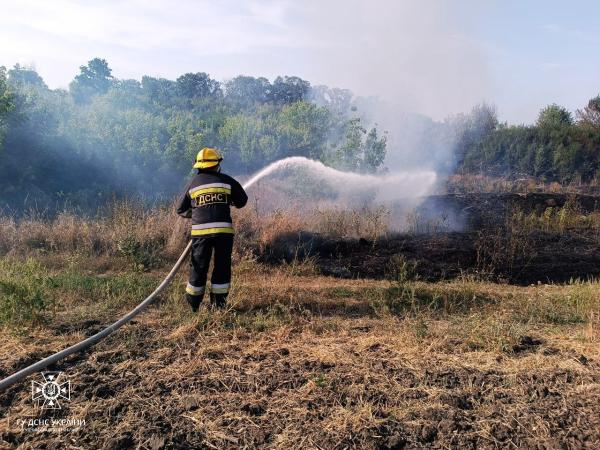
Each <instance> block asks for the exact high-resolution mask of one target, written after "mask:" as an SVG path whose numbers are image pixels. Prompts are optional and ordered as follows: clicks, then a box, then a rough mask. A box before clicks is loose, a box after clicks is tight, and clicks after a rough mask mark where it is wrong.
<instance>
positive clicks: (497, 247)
mask: <svg viewBox="0 0 600 450" xmlns="http://www.w3.org/2000/svg"><path fill="white" fill-rule="evenodd" d="M567 202H571V203H572V204H576V205H577V208H578V209H577V212H576V213H578V214H589V213H593V212H597V211H599V210H600V199H599V197H595V196H582V195H577V196H574V195H565V194H527V195H519V194H468V195H444V196H441V195H440V196H431V197H428V198H427V199H426V200H425V202H423V204H421V206H420V207H419V210H418V211H419V213H420V214H423V215H424V216H426V217H427V216H433V214H434V212H435V214H437V215H438V216H443V217H446V218H451V219H450V220H451V221H452V223H453V225H454V226H458V227H459V228H462V230H461V231H444V230H443V229H442V230H440V231H436V232H433V233H431V232H430V233H398V234H392V235H388V236H385V237H382V238H378V239H376V240H373V239H369V238H364V237H363V238H356V239H348V238H344V239H334V238H331V237H328V236H326V235H321V234H316V233H307V232H299V233H288V234H285V235H281V236H278V237H277V238H276V239H274V240H273V241H272V242H270V243H269V245H267V246H266V247H265V248H264V249H262V250H261V251H260V252H257V253H258V254H259V259H260V260H261V261H263V262H266V263H270V264H279V263H281V262H282V261H286V262H288V263H289V262H293V261H295V260H298V259H300V260H302V259H306V258H312V259H313V260H314V262H315V264H316V265H317V266H318V267H319V269H320V271H321V273H323V274H324V275H331V276H336V277H342V278H375V279H384V278H390V277H393V276H394V273H396V272H397V266H398V264H399V263H405V264H406V270H407V271H408V274H407V275H408V276H409V277H410V278H416V279H422V280H426V281H438V280H444V279H452V278H455V277H457V276H463V275H465V274H476V275H478V276H479V277H484V278H485V279H488V280H492V281H499V282H508V283H514V284H531V283H539V282H541V283H548V282H559V283H560V282H568V281H570V280H573V279H581V280H586V279H594V278H597V277H598V276H600V231H599V230H598V229H597V228H592V227H577V228H575V227H573V228H569V227H565V228H564V229H560V231H556V230H554V231H552V230H543V229H531V230H522V229H518V228H516V229H515V228H514V226H513V227H512V228H511V226H510V224H507V219H508V217H509V215H510V214H514V212H515V211H519V212H521V213H523V214H535V215H538V216H539V215H542V214H544V211H546V210H547V209H548V208H563V207H565V205H566V204H567ZM572 214H575V213H572Z"/></svg>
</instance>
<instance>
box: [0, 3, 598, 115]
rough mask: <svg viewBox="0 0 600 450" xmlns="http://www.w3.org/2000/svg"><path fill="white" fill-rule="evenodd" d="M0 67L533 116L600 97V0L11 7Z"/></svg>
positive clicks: (433, 111) (0, 33)
mask: <svg viewBox="0 0 600 450" xmlns="http://www.w3.org/2000/svg"><path fill="white" fill-rule="evenodd" d="M0 12H1V15H0V65H5V66H7V67H11V66H13V65H14V64H15V63H17V62H19V63H21V64H33V65H34V66H35V67H36V69H37V70H38V72H39V73H40V74H41V75H42V76H43V77H44V79H45V80H46V82H47V83H48V84H49V85H50V87H66V86H67V85H68V83H69V81H70V80H71V79H72V78H73V76H74V75H75V74H76V73H77V72H78V67H79V66H80V65H81V64H83V63H85V62H86V61H88V60H89V59H91V58H93V57H96V56H98V57H102V58H106V59H107V60H108V62H109V64H110V66H111V67H112V69H113V74H114V75H115V76H116V77H119V78H136V79H140V78H141V76H142V75H143V74H149V75H154V76H162V77H167V78H173V79H174V78H176V77H177V76H179V75H180V74H182V73H185V72H190V71H194V72H196V71H204V72H208V73H210V74H211V75H212V76H213V77H214V78H217V79H219V80H223V79H226V78H230V77H233V76H235V75H238V74H247V75H261V76H266V77H268V78H271V79H272V78H273V77H275V76H277V75H298V76H301V77H303V78H306V79H308V80H309V81H311V83H312V84H327V85H330V86H338V87H347V88H350V89H352V90H353V91H354V92H356V93H358V94H362V95H379V96H381V97H385V98H386V99H388V100H389V101H390V102H391V103H393V104H394V105H396V106H397V107H399V108H401V109H406V110H412V111H416V112H420V113H424V114H427V115H430V116H432V117H434V118H437V119H440V118H443V117H445V116H447V115H448V114H452V113H457V112H461V111H465V110H468V109H469V108H470V107H471V106H472V105H473V104H475V103H477V102H480V101H488V102H492V103H494V104H496V105H497V107H498V112H499V115H500V118H501V119H502V120H508V121H509V122H516V123H520V122H532V121H533V120H534V119H535V117H536V115H537V112H538V110H539V109H540V108H541V107H542V106H544V105H546V104H549V103H553V102H556V103H559V104H562V105H564V106H566V107H568V108H569V109H571V110H575V109H576V108H579V107H581V106H582V105H584V104H585V103H586V102H587V100H588V99H589V98H591V97H592V96H595V95H597V94H598V93H600V58H598V49H599V48H600V2H598V1H592V0H588V1H576V0H575V1H571V2H565V1H554V0H529V1H527V0H487V1H485V0H462V1H459V0H454V1H453V0H429V1H428V0H407V1H402V0H318V1H317V0H302V1H300V0H280V1H275V0H246V1H243V0H237V1H234V0H213V1H206V0H196V1H192V0H183V1H173V0H171V1H166V0H150V1H142V0H121V1H117V0H102V1H100V0H98V1H92V0H88V1H83V0H81V1H76V0H52V1H43V0H39V1H34V0H19V1H13V0H0Z"/></svg>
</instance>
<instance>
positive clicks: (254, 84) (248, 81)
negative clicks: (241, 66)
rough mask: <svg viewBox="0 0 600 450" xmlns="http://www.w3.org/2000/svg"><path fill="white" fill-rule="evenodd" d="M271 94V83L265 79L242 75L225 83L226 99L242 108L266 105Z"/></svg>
mask: <svg viewBox="0 0 600 450" xmlns="http://www.w3.org/2000/svg"><path fill="white" fill-rule="evenodd" d="M270 94H271V83H269V80H267V79H266V78H263V77H260V78H254V77H248V76H245V75H240V76H238V77H235V78H233V79H231V80H229V81H228V82H226V83H225V98H226V99H227V100H228V101H229V102H230V103H233V104H234V105H236V106H238V107H241V108H248V107H250V106H252V105H255V104H261V103H265V102H266V101H267V100H268V98H269V95H270Z"/></svg>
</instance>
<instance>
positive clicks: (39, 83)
mask: <svg viewBox="0 0 600 450" xmlns="http://www.w3.org/2000/svg"><path fill="white" fill-rule="evenodd" d="M8 80H9V82H10V84H13V85H17V84H22V85H30V86H34V87H37V88H42V89H48V86H46V83H45V82H44V80H43V78H42V77H41V76H39V74H38V73H37V72H36V71H35V69H33V68H32V67H26V66H21V65H19V64H15V66H14V67H13V68H12V69H10V70H9V71H8Z"/></svg>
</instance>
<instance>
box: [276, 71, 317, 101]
mask: <svg viewBox="0 0 600 450" xmlns="http://www.w3.org/2000/svg"><path fill="white" fill-rule="evenodd" d="M309 89H310V83H309V82H308V81H305V80H303V79H302V78H299V77H288V76H285V77H277V78H275V81H274V82H273V86H272V88H271V92H270V95H269V100H271V101H273V102H275V103H294V102H299V101H301V100H304V99H305V97H306V96H307V95H308V92H309Z"/></svg>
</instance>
